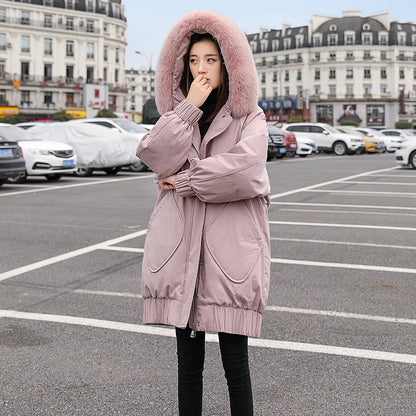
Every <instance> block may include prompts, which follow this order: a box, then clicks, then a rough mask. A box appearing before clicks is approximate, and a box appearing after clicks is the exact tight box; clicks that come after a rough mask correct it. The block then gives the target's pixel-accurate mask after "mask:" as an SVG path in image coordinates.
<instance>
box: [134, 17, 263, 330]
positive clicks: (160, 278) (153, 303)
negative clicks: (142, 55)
mask: <svg viewBox="0 0 416 416" xmlns="http://www.w3.org/2000/svg"><path fill="white" fill-rule="evenodd" d="M194 32H200V33H202V32H208V33H211V34H212V35H213V36H215V37H216V39H217V40H218V43H219V45H220V48H221V51H222V54H223V57H224V61H225V64H226V68H227V71H228V74H229V81H230V91H229V99H228V101H227V103H226V105H225V106H224V107H223V108H222V109H221V110H220V111H219V113H218V114H217V116H216V117H215V119H214V120H213V121H212V123H211V126H210V128H209V129H208V132H207V133H206V135H205V137H204V139H203V141H202V143H201V136H200V132H199V127H198V120H199V118H200V117H201V115H202V111H201V110H200V109H199V108H197V107H195V106H194V105H192V104H191V103H190V102H188V101H187V100H185V99H184V96H183V94H182V92H181V91H180V89H179V87H178V84H179V80H180V76H181V74H182V71H183V59H182V58H183V55H184V54H185V52H186V49H187V47H188V44H189V36H190V35H191V34H192V33H194ZM257 91H258V86H257V74H256V70H255V66H254V61H253V58H252V54H251V51H250V48H249V45H248V43H247V40H246V37H245V35H244V33H243V32H242V31H241V30H239V29H238V28H237V27H236V26H235V25H234V23H232V22H231V21H230V20H228V19H227V18H225V17H223V16H221V15H219V14H217V13H213V12H208V11H197V12H193V13H190V14H188V15H186V16H184V17H183V18H182V19H181V20H179V21H178V22H177V23H176V25H175V26H174V27H173V28H172V29H171V31H170V32H169V34H168V36H167V39H166V41H165V43H164V46H163V48H162V51H161V53H160V57H159V62H158V66H157V70H156V103H157V105H158V109H159V112H160V113H161V114H163V115H162V117H161V118H160V120H159V121H158V123H157V124H156V126H155V127H154V128H153V129H152V131H151V132H150V133H148V134H147V135H146V136H145V137H144V138H143V139H142V141H141V142H140V145H139V147H138V149H137V156H138V157H139V158H140V159H141V160H142V161H143V162H144V163H146V164H147V165H148V166H149V167H150V168H151V169H152V170H153V171H154V172H155V173H156V181H157V180H159V179H162V178H165V177H167V176H170V175H172V174H175V173H177V177H176V182H175V186H176V190H172V191H164V190H162V189H161V188H159V195H158V199H157V202H156V206H155V209H154V211H153V214H152V216H151V218H150V222H149V227H148V233H147V238H146V243H145V250H144V259H143V271H142V295H143V299H144V323H155V324H167V325H174V326H177V327H181V328H184V327H186V325H188V324H189V325H190V326H191V327H193V328H194V329H196V330H197V331H218V332H228V333H234V334H242V335H248V336H253V337H258V336H259V335H260V328H261V319H262V313H263V312H264V310H265V306H266V302H267V296H268V290H269V276H270V242H269V227H268V216H267V208H268V204H269V194H270V185H269V179H268V176H267V172H266V155H267V128H266V122H265V117H264V114H263V112H262V110H261V109H260V108H259V107H258V106H257Z"/></svg>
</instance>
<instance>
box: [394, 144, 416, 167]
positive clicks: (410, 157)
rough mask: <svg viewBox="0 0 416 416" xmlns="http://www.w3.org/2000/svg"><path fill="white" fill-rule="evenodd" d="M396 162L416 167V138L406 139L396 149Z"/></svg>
mask: <svg viewBox="0 0 416 416" xmlns="http://www.w3.org/2000/svg"><path fill="white" fill-rule="evenodd" d="M395 156H396V163H398V164H400V165H402V166H407V165H410V166H411V167H412V168H413V169H416V140H407V141H404V142H403V143H402V144H401V145H400V148H399V149H397V150H396V153H395Z"/></svg>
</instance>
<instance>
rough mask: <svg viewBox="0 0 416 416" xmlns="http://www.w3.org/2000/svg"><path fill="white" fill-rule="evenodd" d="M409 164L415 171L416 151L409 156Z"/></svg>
mask: <svg viewBox="0 0 416 416" xmlns="http://www.w3.org/2000/svg"><path fill="white" fill-rule="evenodd" d="M409 163H410V166H411V167H412V168H413V169H416V150H414V151H413V152H412V153H411V154H410V156H409Z"/></svg>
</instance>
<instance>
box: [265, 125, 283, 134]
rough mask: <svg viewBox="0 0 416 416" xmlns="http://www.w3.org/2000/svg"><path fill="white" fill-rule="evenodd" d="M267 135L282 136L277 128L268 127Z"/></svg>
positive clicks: (281, 132)
mask: <svg viewBox="0 0 416 416" xmlns="http://www.w3.org/2000/svg"><path fill="white" fill-rule="evenodd" d="M267 128H268V129H269V134H272V135H273V134H283V130H281V129H279V127H276V126H268V127H267Z"/></svg>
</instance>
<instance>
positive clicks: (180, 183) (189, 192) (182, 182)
mask: <svg viewBox="0 0 416 416" xmlns="http://www.w3.org/2000/svg"><path fill="white" fill-rule="evenodd" d="M175 188H176V192H177V193H178V195H180V196H194V195H195V192H194V191H193V189H192V188H191V180H190V177H189V169H187V170H183V171H182V172H179V173H178V174H177V175H176V179H175Z"/></svg>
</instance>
